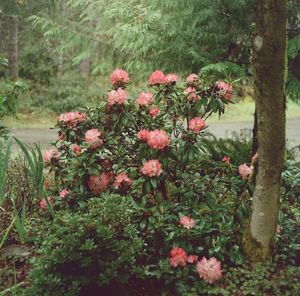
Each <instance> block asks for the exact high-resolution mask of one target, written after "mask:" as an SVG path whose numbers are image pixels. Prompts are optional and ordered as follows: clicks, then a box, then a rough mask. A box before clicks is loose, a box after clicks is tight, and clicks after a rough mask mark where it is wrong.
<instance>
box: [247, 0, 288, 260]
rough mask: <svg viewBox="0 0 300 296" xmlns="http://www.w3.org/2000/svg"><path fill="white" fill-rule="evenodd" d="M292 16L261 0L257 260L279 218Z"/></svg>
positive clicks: (253, 235) (282, 5) (272, 0)
mask: <svg viewBox="0 0 300 296" xmlns="http://www.w3.org/2000/svg"><path fill="white" fill-rule="evenodd" d="M286 13H287V12H286V0H257V7H256V27H255V34H254V37H253V44H252V47H253V66H254V82H255V85H254V91H255V100H256V108H257V123H258V153H259V158H258V173H257V176H256V182H255V188H254V193H253V212H252V216H251V220H250V228H249V229H248V231H247V232H246V234H245V237H244V247H245V251H246V253H247V255H248V257H249V259H250V260H252V261H261V260H265V259H267V258H268V257H269V255H270V253H271V250H272V244H273V237H274V234H275V229H276V225H277V220H278V213H279V190H280V182H281V172H282V166H283V158H284V153H285V94H284V87H285V71H286Z"/></svg>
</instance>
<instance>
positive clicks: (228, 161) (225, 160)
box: [222, 155, 230, 164]
mask: <svg viewBox="0 0 300 296" xmlns="http://www.w3.org/2000/svg"><path fill="white" fill-rule="evenodd" d="M222 161H223V162H224V163H226V164H230V157H229V156H226V155H225V156H224V157H223V159H222Z"/></svg>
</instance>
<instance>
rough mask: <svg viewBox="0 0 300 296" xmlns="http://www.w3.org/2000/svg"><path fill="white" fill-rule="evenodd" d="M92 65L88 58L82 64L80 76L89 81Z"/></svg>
mask: <svg viewBox="0 0 300 296" xmlns="http://www.w3.org/2000/svg"><path fill="white" fill-rule="evenodd" d="M90 64H91V59H90V58H86V59H84V60H82V61H81V62H80V65H79V68H80V74H81V76H82V77H83V78H85V79H87V78H88V77H89V74H90Z"/></svg>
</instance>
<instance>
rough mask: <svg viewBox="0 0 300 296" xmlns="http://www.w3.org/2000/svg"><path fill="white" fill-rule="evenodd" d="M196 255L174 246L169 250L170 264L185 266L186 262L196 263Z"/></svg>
mask: <svg viewBox="0 0 300 296" xmlns="http://www.w3.org/2000/svg"><path fill="white" fill-rule="evenodd" d="M197 260H198V256H196V255H189V256H188V255H187V253H186V252H185V250H184V249H182V248H178V247H175V248H173V249H172V250H171V252H170V265H171V266H172V267H177V266H183V267H185V266H186V264H187V263H196V262H197Z"/></svg>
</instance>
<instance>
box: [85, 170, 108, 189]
mask: <svg viewBox="0 0 300 296" xmlns="http://www.w3.org/2000/svg"><path fill="white" fill-rule="evenodd" d="M111 178H112V174H111V173H107V174H106V173H102V174H101V175H98V176H89V178H88V180H87V186H88V188H89V189H90V190H91V191H92V192H93V193H94V194H99V193H100V192H103V191H105V190H107V189H108V186H109V183H110V181H111Z"/></svg>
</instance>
